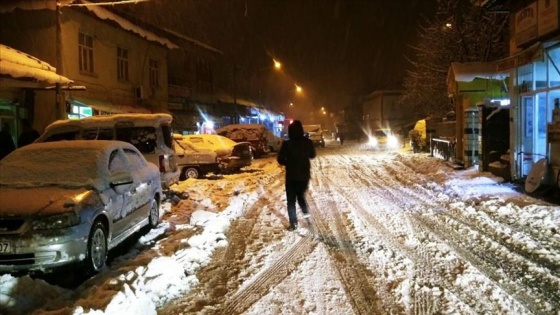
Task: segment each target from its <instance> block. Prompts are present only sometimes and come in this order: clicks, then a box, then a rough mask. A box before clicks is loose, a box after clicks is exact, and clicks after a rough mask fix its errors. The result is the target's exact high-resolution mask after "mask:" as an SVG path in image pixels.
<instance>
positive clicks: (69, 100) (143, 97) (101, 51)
mask: <svg viewBox="0 0 560 315" xmlns="http://www.w3.org/2000/svg"><path fill="white" fill-rule="evenodd" d="M20 3H21V4H20V5H18V6H11V7H10V10H6V9H5V10H2V14H1V16H0V21H1V22H0V25H1V27H0V37H1V38H2V42H3V43H5V44H9V45H11V46H12V47H14V48H16V49H19V50H21V51H25V52H27V53H30V54H33V55H35V56H37V57H38V58H41V59H42V60H45V61H46V62H48V63H51V64H54V65H56V67H57V72H58V73H59V74H62V75H64V76H67V77H71V78H73V81H74V85H75V86H81V87H83V89H78V90H76V89H71V88H64V87H62V88H59V89H57V92H58V93H57V97H56V99H55V100H53V95H52V92H49V93H47V92H44V91H39V90H36V91H34V110H33V111H34V120H33V125H34V127H35V128H36V129H37V130H39V131H42V130H43V129H44V128H45V127H46V126H47V125H48V124H50V123H51V122H53V121H54V120H57V119H65V118H75V119H77V118H82V117H87V116H91V115H96V114H110V113H127V112H140V113H150V112H160V111H166V109H167V103H168V100H167V98H168V83H167V78H168V76H167V52H168V50H169V49H173V48H176V47H177V46H175V44H173V43H171V42H170V41H169V40H167V39H165V38H162V37H160V36H158V35H156V34H154V33H152V32H150V31H148V30H146V29H144V28H142V27H139V26H137V25H135V24H133V23H131V22H129V21H127V20H126V19H124V18H122V17H120V16H118V15H116V14H114V13H113V12H111V11H109V10H107V9H105V8H103V7H102V6H86V7H75V6H64V5H63V4H64V2H61V6H59V7H57V6H56V5H55V4H54V5H53V3H55V2H54V1H52V2H48V1H45V2H42V3H40V4H37V3H35V4H34V5H32V6H28V5H26V3H29V1H21V2H20ZM42 4H44V5H42Z"/></svg>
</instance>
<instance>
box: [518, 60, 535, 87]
mask: <svg viewBox="0 0 560 315" xmlns="http://www.w3.org/2000/svg"><path fill="white" fill-rule="evenodd" d="M517 88H518V89H519V93H524V92H528V91H532V90H533V64H532V63H530V64H528V65H524V66H521V67H519V68H517Z"/></svg>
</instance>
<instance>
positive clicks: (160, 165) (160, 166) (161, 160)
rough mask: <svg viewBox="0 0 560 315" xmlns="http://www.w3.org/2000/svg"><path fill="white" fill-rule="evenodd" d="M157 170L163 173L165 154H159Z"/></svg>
mask: <svg viewBox="0 0 560 315" xmlns="http://www.w3.org/2000/svg"><path fill="white" fill-rule="evenodd" d="M159 171H160V173H165V156H164V155H160V156H159Z"/></svg>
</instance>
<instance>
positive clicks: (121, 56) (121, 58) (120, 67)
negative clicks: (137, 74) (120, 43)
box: [117, 47, 128, 81]
mask: <svg viewBox="0 0 560 315" xmlns="http://www.w3.org/2000/svg"><path fill="white" fill-rule="evenodd" d="M117 78H118V79H119V80H122V81H128V50H127V49H124V48H121V47H117Z"/></svg>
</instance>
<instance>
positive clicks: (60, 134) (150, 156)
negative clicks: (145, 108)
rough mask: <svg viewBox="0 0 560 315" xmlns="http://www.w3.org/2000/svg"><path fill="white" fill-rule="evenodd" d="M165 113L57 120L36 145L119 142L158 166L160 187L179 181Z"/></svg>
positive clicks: (167, 118) (169, 123) (167, 115)
mask: <svg viewBox="0 0 560 315" xmlns="http://www.w3.org/2000/svg"><path fill="white" fill-rule="evenodd" d="M172 120H173V118H172V117H171V115H169V114H115V115H103V116H92V117H87V118H84V119H79V120H71V119H65V120H58V121H55V122H53V123H52V124H50V125H49V126H47V128H46V129H45V132H43V134H42V135H41V136H40V137H39V139H37V140H36V142H51V141H60V140H121V141H125V142H128V143H131V144H133V145H134V146H135V147H136V148H137V149H138V150H139V151H140V152H142V154H143V155H144V157H145V158H146V160H148V161H150V162H152V163H154V164H155V165H157V166H159V171H160V175H161V182H162V185H163V187H164V188H167V187H169V186H171V185H172V184H173V183H175V182H176V181H177V180H178V179H179V171H178V168H177V162H176V161H175V149H174V142H173V134H172V129H171V122H172Z"/></svg>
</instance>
